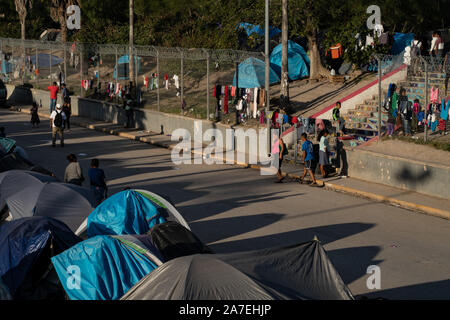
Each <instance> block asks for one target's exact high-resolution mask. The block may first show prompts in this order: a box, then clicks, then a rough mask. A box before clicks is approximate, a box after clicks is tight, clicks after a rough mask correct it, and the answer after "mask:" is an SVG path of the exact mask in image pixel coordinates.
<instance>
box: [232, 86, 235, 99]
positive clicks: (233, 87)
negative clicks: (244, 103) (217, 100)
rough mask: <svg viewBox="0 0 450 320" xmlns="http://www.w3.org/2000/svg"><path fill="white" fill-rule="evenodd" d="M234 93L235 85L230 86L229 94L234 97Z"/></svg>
mask: <svg viewBox="0 0 450 320" xmlns="http://www.w3.org/2000/svg"><path fill="white" fill-rule="evenodd" d="M235 95H236V87H235V86H232V87H231V96H232V97H234V96H235Z"/></svg>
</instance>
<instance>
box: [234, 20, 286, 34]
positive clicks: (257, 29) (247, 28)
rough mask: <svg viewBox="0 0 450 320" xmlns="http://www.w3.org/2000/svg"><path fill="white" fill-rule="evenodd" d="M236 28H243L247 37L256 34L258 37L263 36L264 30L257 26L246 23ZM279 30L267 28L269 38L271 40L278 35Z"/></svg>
mask: <svg viewBox="0 0 450 320" xmlns="http://www.w3.org/2000/svg"><path fill="white" fill-rule="evenodd" d="M237 28H243V29H244V30H245V31H246V32H247V35H248V36H251V35H252V34H253V33H256V34H258V35H260V36H264V35H265V29H264V28H262V27H260V26H259V25H254V24H251V23H247V22H241V23H239V24H238V26H237ZM280 33H281V30H280V29H278V28H275V27H271V26H269V37H270V38H272V37H274V36H276V35H277V34H280Z"/></svg>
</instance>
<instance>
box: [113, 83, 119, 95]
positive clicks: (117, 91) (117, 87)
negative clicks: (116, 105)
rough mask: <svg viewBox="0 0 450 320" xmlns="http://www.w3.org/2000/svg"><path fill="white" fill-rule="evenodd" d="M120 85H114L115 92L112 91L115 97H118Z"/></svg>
mask: <svg viewBox="0 0 450 320" xmlns="http://www.w3.org/2000/svg"><path fill="white" fill-rule="evenodd" d="M119 87H120V84H119V83H116V88H115V89H116V90H115V91H114V92H115V94H116V96H118V95H119V90H120V88H119Z"/></svg>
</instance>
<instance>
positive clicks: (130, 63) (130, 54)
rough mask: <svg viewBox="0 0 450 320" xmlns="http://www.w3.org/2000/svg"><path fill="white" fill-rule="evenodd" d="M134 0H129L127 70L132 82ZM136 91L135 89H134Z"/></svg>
mask: <svg viewBox="0 0 450 320" xmlns="http://www.w3.org/2000/svg"><path fill="white" fill-rule="evenodd" d="M133 16H134V0H130V36H129V46H130V50H129V53H128V72H129V79H130V81H131V82H134V60H133V57H134V54H133V46H134V33H133V29H134V17H133ZM136 93H137V91H136Z"/></svg>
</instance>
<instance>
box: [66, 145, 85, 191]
mask: <svg viewBox="0 0 450 320" xmlns="http://www.w3.org/2000/svg"><path fill="white" fill-rule="evenodd" d="M67 160H68V161H69V164H68V166H67V167H66V171H65V173H64V182H66V183H72V184H76V185H77V186H81V185H82V184H83V181H84V176H83V171H82V170H81V167H80V163H79V162H78V161H77V156H76V155H74V154H73V153H71V154H69V155H68V156H67Z"/></svg>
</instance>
